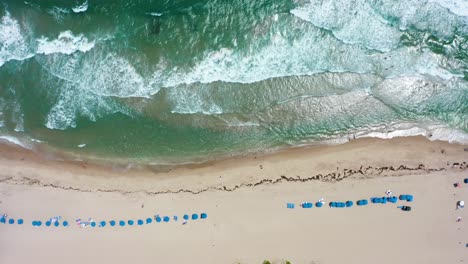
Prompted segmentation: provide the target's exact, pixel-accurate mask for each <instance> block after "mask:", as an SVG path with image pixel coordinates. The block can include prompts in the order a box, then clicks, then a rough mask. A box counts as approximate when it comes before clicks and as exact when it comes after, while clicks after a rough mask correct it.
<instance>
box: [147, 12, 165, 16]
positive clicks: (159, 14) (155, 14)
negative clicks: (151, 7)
mask: <svg viewBox="0 0 468 264" xmlns="http://www.w3.org/2000/svg"><path fill="white" fill-rule="evenodd" d="M147 14H148V15H150V16H156V17H160V16H162V15H163V14H162V13H157V12H151V13H147Z"/></svg>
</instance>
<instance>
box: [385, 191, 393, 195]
mask: <svg viewBox="0 0 468 264" xmlns="http://www.w3.org/2000/svg"><path fill="white" fill-rule="evenodd" d="M392 193H393V192H392V190H387V191H386V192H385V194H386V195H387V196H391V195H392Z"/></svg>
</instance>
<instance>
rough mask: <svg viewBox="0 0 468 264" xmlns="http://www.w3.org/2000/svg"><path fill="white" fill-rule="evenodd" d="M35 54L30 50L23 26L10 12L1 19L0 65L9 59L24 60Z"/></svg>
mask: <svg viewBox="0 0 468 264" xmlns="http://www.w3.org/2000/svg"><path fill="white" fill-rule="evenodd" d="M32 56H34V54H33V53H32V52H31V51H30V50H29V48H28V44H27V40H26V38H25V36H24V33H23V32H22V31H21V27H20V25H19V23H18V21H16V20H15V19H14V18H13V17H12V16H11V14H10V13H9V12H6V13H5V15H4V16H3V17H2V18H1V20H0V66H2V65H3V64H4V63H5V62H7V61H9V60H24V59H27V58H30V57H32Z"/></svg>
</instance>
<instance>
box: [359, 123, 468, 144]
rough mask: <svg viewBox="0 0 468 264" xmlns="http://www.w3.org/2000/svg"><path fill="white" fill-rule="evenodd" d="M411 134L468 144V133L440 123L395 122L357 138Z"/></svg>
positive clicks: (367, 131) (406, 135)
mask: <svg viewBox="0 0 468 264" xmlns="http://www.w3.org/2000/svg"><path fill="white" fill-rule="evenodd" d="M409 136H424V137H426V138H428V139H429V140H432V141H434V140H442V141H448V142H449V143H459V144H465V145H466V144H468V134H467V133H465V132H463V131H460V130H457V129H453V128H450V127H448V126H446V125H443V124H438V123H427V124H413V123H393V124H390V125H388V126H380V127H374V128H370V129H369V130H366V131H362V132H358V133H356V134H355V137H356V138H362V137H376V138H384V139H388V138H394V137H409Z"/></svg>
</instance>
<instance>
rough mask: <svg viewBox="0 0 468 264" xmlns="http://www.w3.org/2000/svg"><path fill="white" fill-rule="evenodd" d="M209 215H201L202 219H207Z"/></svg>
mask: <svg viewBox="0 0 468 264" xmlns="http://www.w3.org/2000/svg"><path fill="white" fill-rule="evenodd" d="M207 217H208V215H207V214H206V213H201V215H200V218H201V219H206V218H207Z"/></svg>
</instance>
